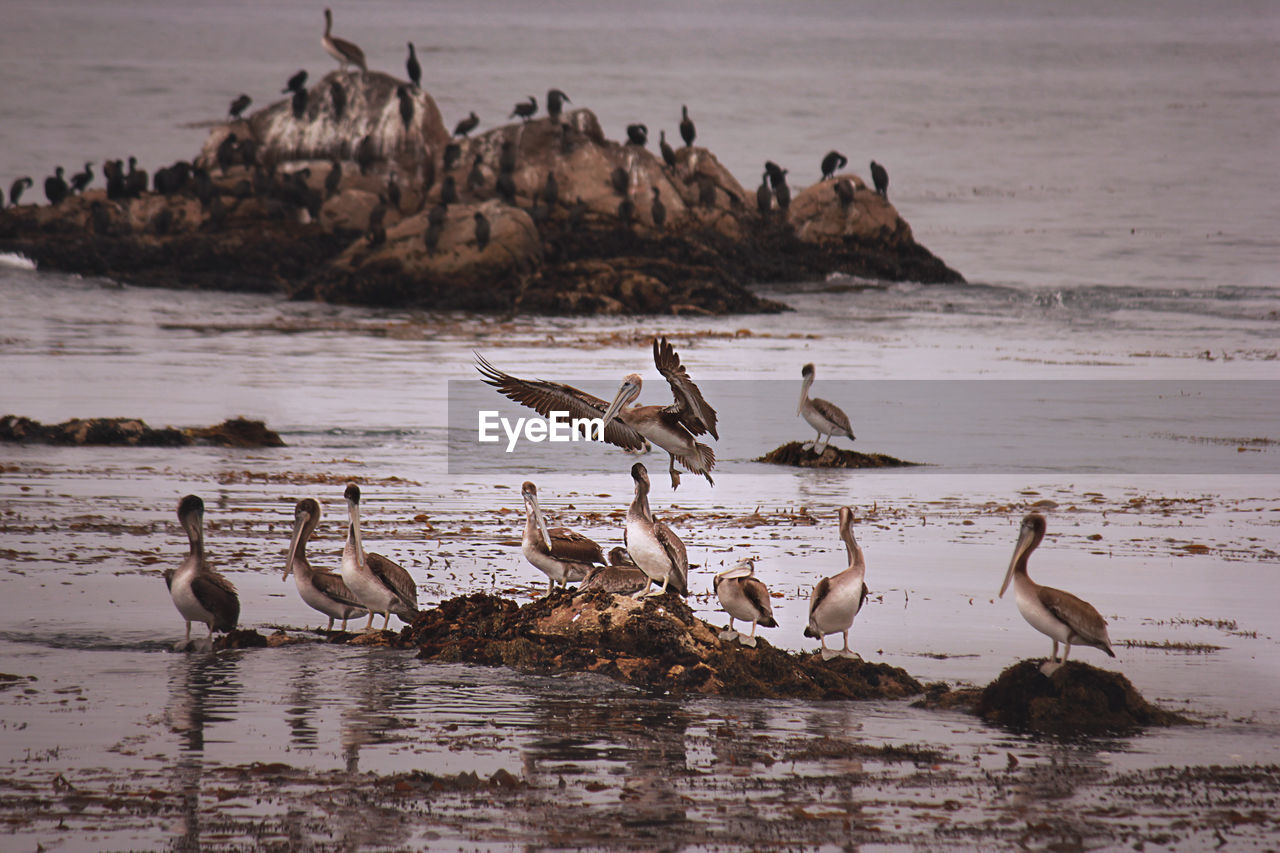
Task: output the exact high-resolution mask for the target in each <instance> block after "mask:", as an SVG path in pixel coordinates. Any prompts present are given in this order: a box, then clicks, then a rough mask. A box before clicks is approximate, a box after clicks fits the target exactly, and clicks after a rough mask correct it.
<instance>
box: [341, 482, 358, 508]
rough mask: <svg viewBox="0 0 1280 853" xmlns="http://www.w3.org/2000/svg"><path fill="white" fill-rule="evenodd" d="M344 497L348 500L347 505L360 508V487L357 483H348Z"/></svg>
mask: <svg viewBox="0 0 1280 853" xmlns="http://www.w3.org/2000/svg"><path fill="white" fill-rule="evenodd" d="M342 496H343V497H344V498H346V499H347V503H350V504H354V505H355V506H360V487H359V486H357V485H356V484H355V483H348V484H347V490H346V491H345V492H343V493H342Z"/></svg>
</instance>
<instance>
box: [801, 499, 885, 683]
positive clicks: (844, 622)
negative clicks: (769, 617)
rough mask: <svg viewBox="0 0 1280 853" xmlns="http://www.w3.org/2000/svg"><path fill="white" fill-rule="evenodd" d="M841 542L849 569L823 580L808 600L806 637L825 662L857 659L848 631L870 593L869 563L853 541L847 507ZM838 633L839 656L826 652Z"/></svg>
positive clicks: (843, 510)
mask: <svg viewBox="0 0 1280 853" xmlns="http://www.w3.org/2000/svg"><path fill="white" fill-rule="evenodd" d="M840 538H841V539H843V540H844V545H845V549H846V551H848V554H849V568H847V569H845V570H844V571H843V572H840V573H839V574H836V575H832V576H831V577H829V578H823V579H822V580H820V581H818V583H817V585H816V586H814V588H813V594H812V595H810V596H809V626H808V627H807V628H805V629H804V635H805V636H806V637H812V638H814V639H816V640H817V641H818V642H819V643H821V644H822V659H823V660H830V659H831V658H833V657H837V656H838V657H846V658H852V657H857V656H858V655H857V654H856V653H855V652H851V651H849V629H850V628H851V627H853V619H854V617H855V616H857V615H858V611H859V610H861V609H862V603H863V602H864V601H866V600H867V593H868V592H869V591H870V590H868V589H867V584H866V576H867V560H866V558H865V557H864V556H863V555H862V547H861V546H860V545H859V544H858V540H857V539H855V538H854V535H853V510H851V509H849V507H847V506H842V507H840ZM837 632H839V633H841V634H843V635H844V648H843V649H841V650H840V651H838V652H836V651H832V650H830V649H828V648H827V634H835V633H837Z"/></svg>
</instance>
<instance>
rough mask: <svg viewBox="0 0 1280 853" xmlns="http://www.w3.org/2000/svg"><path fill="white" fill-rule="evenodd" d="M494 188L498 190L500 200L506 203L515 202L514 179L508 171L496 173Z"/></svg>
mask: <svg viewBox="0 0 1280 853" xmlns="http://www.w3.org/2000/svg"><path fill="white" fill-rule="evenodd" d="M495 188H496V189H497V190H498V195H500V196H502V200H503V201H505V202H506V203H507V204H515V203H516V180H515V178H513V177H512V176H511V173H510V172H499V173H498V180H497V183H496V185H495Z"/></svg>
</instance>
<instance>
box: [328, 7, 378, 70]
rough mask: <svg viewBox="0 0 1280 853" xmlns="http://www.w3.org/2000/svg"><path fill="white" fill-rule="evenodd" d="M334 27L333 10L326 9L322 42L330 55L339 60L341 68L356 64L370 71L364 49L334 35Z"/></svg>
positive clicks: (361, 68)
mask: <svg viewBox="0 0 1280 853" xmlns="http://www.w3.org/2000/svg"><path fill="white" fill-rule="evenodd" d="M332 29H333V12H330V11H329V10H328V9H325V10H324V35H323V36H321V38H320V44H322V45H324V49H325V50H327V51H329V55H330V56H332V57H333V58H334V59H336V60H338V67H339V68H346V67H347V66H348V65H354V66H356V67H357V68H359V69H360V70H361V71H368V70H369V67H368V66H367V65H365V62H364V51H363V50H361V49H360V48H359V47H357V46H356V45H354V44H352V43H351V42H349V41H347V40H346V39H340V38H338V37H337V36H332V35H330V34H329V31H330V30H332Z"/></svg>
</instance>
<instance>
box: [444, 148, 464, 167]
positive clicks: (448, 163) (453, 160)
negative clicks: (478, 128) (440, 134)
mask: <svg viewBox="0 0 1280 853" xmlns="http://www.w3.org/2000/svg"><path fill="white" fill-rule="evenodd" d="M461 156H462V146H461V145H459V144H458V143H456V142H450V143H449V144H448V145H446V146H445V147H444V156H443V158H442V160H441V165H442V166H443V167H444V170H445V171H446V172H448V171H449V170H450V169H452V168H453V167H454V166H456V165H457V164H458V158H459V157H461Z"/></svg>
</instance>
